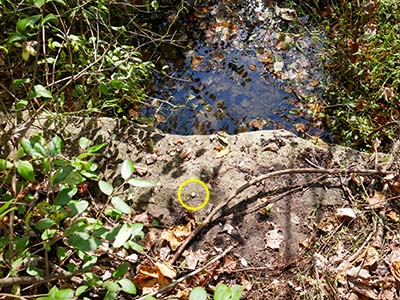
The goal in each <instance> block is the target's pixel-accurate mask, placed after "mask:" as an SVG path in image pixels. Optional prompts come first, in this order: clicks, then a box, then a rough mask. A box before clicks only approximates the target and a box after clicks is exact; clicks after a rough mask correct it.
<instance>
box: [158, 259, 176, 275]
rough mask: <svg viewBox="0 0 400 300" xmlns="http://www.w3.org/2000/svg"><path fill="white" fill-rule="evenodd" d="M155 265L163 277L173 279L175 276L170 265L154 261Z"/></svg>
mask: <svg viewBox="0 0 400 300" xmlns="http://www.w3.org/2000/svg"><path fill="white" fill-rule="evenodd" d="M155 265H156V267H157V268H158V270H159V271H160V273H161V274H162V275H163V276H164V277H167V278H170V279H174V278H175V277H176V272H175V271H174V270H173V269H172V268H171V267H170V266H167V265H166V264H163V263H159V262H156V263H155Z"/></svg>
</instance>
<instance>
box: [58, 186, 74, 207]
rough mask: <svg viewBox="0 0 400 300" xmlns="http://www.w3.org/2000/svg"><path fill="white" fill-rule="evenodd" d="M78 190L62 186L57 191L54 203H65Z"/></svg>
mask: <svg viewBox="0 0 400 300" xmlns="http://www.w3.org/2000/svg"><path fill="white" fill-rule="evenodd" d="M77 192H78V190H77V188H76V187H74V188H63V189H62V190H61V191H59V192H58V194H57V197H56V200H55V203H56V204H57V205H66V204H67V203H68V202H69V201H70V200H71V199H72V197H73V196H75V194H76V193H77Z"/></svg>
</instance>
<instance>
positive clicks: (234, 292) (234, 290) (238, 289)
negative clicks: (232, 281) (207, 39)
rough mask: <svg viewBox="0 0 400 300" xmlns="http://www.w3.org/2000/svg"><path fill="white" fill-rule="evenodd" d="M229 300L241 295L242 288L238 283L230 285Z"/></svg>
mask: <svg viewBox="0 0 400 300" xmlns="http://www.w3.org/2000/svg"><path fill="white" fill-rule="evenodd" d="M231 293H232V295H231V300H239V299H240V298H241V297H242V294H243V289H242V287H241V286H239V285H234V286H233V287H231Z"/></svg>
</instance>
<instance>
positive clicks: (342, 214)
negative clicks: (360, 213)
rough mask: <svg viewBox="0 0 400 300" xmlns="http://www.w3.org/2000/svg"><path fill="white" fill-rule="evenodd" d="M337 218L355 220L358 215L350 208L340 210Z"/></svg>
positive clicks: (337, 212) (337, 211)
mask: <svg viewBox="0 0 400 300" xmlns="http://www.w3.org/2000/svg"><path fill="white" fill-rule="evenodd" d="M335 216H336V218H338V219H339V220H346V221H348V220H353V219H355V218H356V214H355V212H354V210H353V209H351V208H349V207H343V208H338V209H337V210H336V213H335Z"/></svg>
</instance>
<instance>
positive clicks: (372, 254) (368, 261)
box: [363, 247, 379, 269]
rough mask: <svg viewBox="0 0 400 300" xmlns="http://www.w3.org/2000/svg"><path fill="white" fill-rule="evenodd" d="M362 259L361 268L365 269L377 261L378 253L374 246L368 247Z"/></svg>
mask: <svg viewBox="0 0 400 300" xmlns="http://www.w3.org/2000/svg"><path fill="white" fill-rule="evenodd" d="M363 259H364V260H363V268H366V269H367V268H369V267H371V266H373V265H375V264H376V263H377V262H378V261H379V253H378V251H377V250H376V249H375V248H374V247H368V248H367V250H366V251H365V256H364V257H363Z"/></svg>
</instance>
